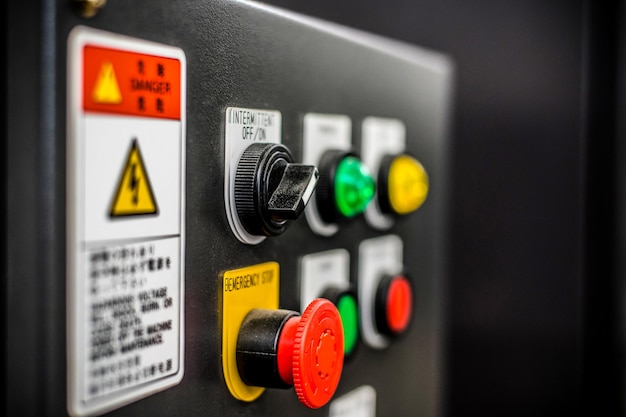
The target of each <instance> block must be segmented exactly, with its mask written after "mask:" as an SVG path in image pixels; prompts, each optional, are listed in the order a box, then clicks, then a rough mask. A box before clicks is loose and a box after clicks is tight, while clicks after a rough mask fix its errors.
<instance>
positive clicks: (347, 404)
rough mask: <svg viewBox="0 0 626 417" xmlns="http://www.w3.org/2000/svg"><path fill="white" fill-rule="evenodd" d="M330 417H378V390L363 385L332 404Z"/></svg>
mask: <svg viewBox="0 0 626 417" xmlns="http://www.w3.org/2000/svg"><path fill="white" fill-rule="evenodd" d="M328 417H376V390H374V388H373V387H371V386H369V385H363V386H361V387H359V388H356V389H354V390H352V391H350V392H349V393H347V394H344V395H342V396H341V397H339V398H337V399H336V400H334V401H332V402H331V403H330V410H329V412H328Z"/></svg>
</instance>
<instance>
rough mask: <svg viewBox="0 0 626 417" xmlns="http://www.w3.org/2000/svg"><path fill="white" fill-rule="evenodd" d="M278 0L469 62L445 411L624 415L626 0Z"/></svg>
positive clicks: (460, 102)
mask: <svg viewBox="0 0 626 417" xmlns="http://www.w3.org/2000/svg"><path fill="white" fill-rule="evenodd" d="M265 2H266V3H269V4H273V5H277V6H281V7H284V8H287V9H290V10H294V11H298V12H301V13H305V14H308V15H312V16H316V17H320V18H323V19H327V20H330V21H334V22H338V23H341V24H344V25H348V26H351V27H355V28H358V29H362V30H365V31H368V32H373V33H377V34H381V35H384V36H387V37H391V38H395V39H400V40H403V41H406V42H410V43H412V44H416V45H419V46H423V47H426V48H429V49H434V50H437V51H441V52H444V53H446V54H449V55H450V56H451V57H452V58H453V60H454V62H455V64H456V97H455V100H456V102H455V107H454V112H455V113H454V128H453V132H452V137H451V140H452V150H453V154H452V167H453V173H452V175H453V187H452V190H451V203H452V211H451V219H450V235H449V240H450V250H451V252H450V253H451V256H450V263H449V265H448V267H449V274H448V275H449V278H448V283H447V289H448V290H447V297H446V298H447V299H446V302H447V308H446V314H447V325H448V327H447V329H448V330H447V381H446V383H447V385H446V392H445V395H446V398H445V408H446V410H447V414H448V415H450V416H466V415H480V416H515V415H524V416H526V415H533V416H537V415H573V414H577V415H578V414H580V413H581V411H583V410H584V411H586V412H587V413H588V414H589V415H594V416H606V415H616V414H618V410H619V408H620V407H621V405H620V402H621V400H622V395H621V392H622V391H623V389H624V388H623V385H622V381H621V374H622V371H621V367H620V362H619V360H620V350H619V349H618V345H617V343H618V342H619V341H620V337H621V335H620V332H621V329H622V328H623V327H624V326H623V322H621V321H620V320H618V317H619V316H618V313H619V311H620V310H619V305H620V303H619V294H620V291H622V286H621V283H620V281H621V279H620V278H621V276H622V275H623V273H622V272H623V271H624V268H623V267H621V266H620V265H619V264H618V260H619V259H620V258H621V257H620V256H619V255H621V253H623V251H620V250H619V249H620V248H624V245H623V243H624V238H623V236H624V233H623V232H621V231H620V230H621V229H618V226H619V225H621V224H622V223H623V221H622V217H623V216H619V215H618V214H619V213H621V212H623V209H624V208H626V204H624V203H622V202H621V201H620V200H623V199H624V197H623V196H626V192H624V186H623V185H620V184H621V183H622V181H617V176H618V175H622V177H623V178H625V177H626V176H624V175H623V173H622V171H621V170H619V169H618V168H619V164H618V163H617V161H619V155H620V152H621V154H624V151H623V149H624V146H623V145H621V144H620V143H619V142H618V141H617V137H618V133H619V134H620V136H621V137H624V134H623V133H624V131H625V124H624V121H623V120H624V119H625V118H624V117H621V118H619V117H617V115H618V114H621V115H622V116H625V114H624V111H623V109H624V106H623V103H622V102H623V98H626V94H624V93H621V94H620V93H619V91H622V92H623V91H624V86H623V85H622V84H620V83H619V81H620V78H619V77H618V74H619V73H620V71H619V68H620V66H619V65H620V64H622V65H623V64H624V62H623V61H624V59H625V58H624V57H625V55H624V53H623V51H624V49H623V48H621V49H620V45H622V43H621V42H620V39H621V38H623V37H624V35H623V33H622V32H620V27H621V23H622V22H623V21H624V18H623V15H622V13H623V7H622V4H620V3H622V2H595V3H594V2H591V1H589V2H585V1H577V0H566V1H549V2H548V1H541V0H536V1H532V0H509V1H485V0H474V1H466V0H396V1H389V2H383V1H375V0H361V1H359V2H338V1H336V0H300V1H291V0H266V1H265ZM619 88H621V90H620V89H619ZM618 103H619V104H621V107H618ZM618 110H622V111H620V112H619V113H618ZM622 160H624V159H623V158H622ZM618 196H619V197H620V198H618Z"/></svg>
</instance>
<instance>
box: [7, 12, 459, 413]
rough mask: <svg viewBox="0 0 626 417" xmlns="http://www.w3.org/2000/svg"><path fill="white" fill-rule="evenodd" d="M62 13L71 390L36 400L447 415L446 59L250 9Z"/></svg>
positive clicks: (64, 357) (94, 408)
mask: <svg viewBox="0 0 626 417" xmlns="http://www.w3.org/2000/svg"><path fill="white" fill-rule="evenodd" d="M86 3H87V2H86ZM103 3H104V2H103ZM148 8H149V9H150V10H152V11H154V13H149V14H146V15H144V14H138V13H137V11H139V10H144V11H145V10H147V9H148ZM55 18H56V19H57V25H58V28H57V32H58V34H59V39H58V44H57V49H58V51H60V52H59V55H60V57H61V56H62V57H64V58H65V61H63V60H62V59H61V58H60V57H59V60H58V61H59V63H58V65H59V73H63V74H64V76H63V77H62V78H63V83H62V84H63V85H65V87H66V90H65V91H61V90H59V91H57V92H56V93H57V94H56V95H55V97H56V98H55V99H56V100H57V101H58V106H57V108H59V109H66V110H65V113H64V114H63V115H62V116H63V118H64V119H65V120H66V121H67V122H66V124H65V125H63V124H60V125H59V126H58V127H57V130H58V139H59V140H58V143H56V144H55V146H56V147H57V148H58V149H59V152H61V153H63V154H64V155H66V158H65V160H66V165H65V166H64V167H63V170H62V172H60V173H59V174H60V175H63V176H64V177H65V178H66V185H65V197H66V198H62V197H61V196H59V197H58V200H57V201H56V204H57V205H58V206H59V207H60V208H61V209H62V212H63V213H65V222H66V228H65V230H62V231H59V233H58V236H56V237H55V238H56V239H57V242H58V244H59V245H64V247H65V253H63V259H64V260H66V264H65V265H66V267H65V271H64V274H63V275H62V276H55V277H50V279H57V280H58V279H60V280H62V282H64V285H65V289H66V294H65V295H63V296H61V295H58V294H57V296H52V297H50V298H48V299H46V300H45V303H49V304H54V305H57V306H58V305H62V304H63V303H66V306H67V310H66V314H65V315H64V316H63V317H56V318H55V317H52V318H51V320H56V326H57V327H59V328H60V327H62V328H63V329H64V332H62V334H60V335H59V334H55V333H49V337H50V338H52V339H51V340H50V341H49V342H50V343H51V344H55V343H56V344H58V345H59V346H62V349H60V350H59V352H57V356H58V357H55V358H51V359H53V360H55V361H57V362H59V363H63V364H65V365H66V366H64V369H62V370H60V369H58V368H50V369H49V372H51V373H52V374H58V375H59V377H60V376H61V372H62V375H63V380H64V381H66V383H63V384H58V385H54V386H48V387H45V391H46V394H45V397H46V398H53V397H57V398H58V397H59V396H62V397H63V398H66V401H65V402H64V403H63V404H62V405H61V404H59V403H58V402H54V401H52V402H49V403H45V404H43V405H42V407H44V408H45V409H46V410H48V413H49V414H52V415H65V414H69V415H71V416H79V417H82V416H95V415H102V414H107V415H114V416H131V415H132V416H151V417H155V416H171V415H180V416H192V415H204V414H206V415H219V416H224V417H229V416H257V417H260V416H275V417H280V416H291V415H302V416H308V415H311V416H329V417H339V416H353V417H373V416H392V415H396V416H403V415H420V416H438V415H441V408H440V407H441V405H440V400H441V395H442V391H443V387H442V369H443V364H442V359H443V354H442V347H443V345H442V337H443V333H444V329H443V325H442V315H441V309H442V302H441V291H442V287H443V285H444V282H443V281H444V277H445V259H446V255H445V250H446V242H445V236H446V210H447V205H446V200H447V198H446V190H447V184H446V179H447V163H446V159H447V135H448V126H449V119H450V107H451V106H450V103H451V100H452V77H453V72H452V64H451V62H450V60H449V59H448V58H447V57H446V56H445V55H442V54H440V53H437V52H434V51H428V50H424V49H421V48H418V47H415V46H409V45H404V44H400V43H398V42H394V41H391V40H387V39H382V38H379V37H376V36H373V35H370V34H366V33H362V32H359V31H356V30H352V29H348V28H344V27H340V26H337V25H333V24H330V23H327V22H321V21H318V20H315V19H310V18H307V17H304V16H300V15H297V14H293V13H289V12H285V11H282V10H279V9H274V8H271V7H267V6H263V5H261V4H258V3H252V2H244V1H188V2H156V3H154V2H149V1H147V0H139V1H137V2H109V4H106V5H97V6H94V5H91V7H87V8H72V7H69V6H68V7H67V8H65V7H61V6H59V12H58V15H57V16H56V17H55ZM61 51H62V52H61ZM59 117H61V115H60V116H59ZM29 384H30V381H28V380H22V381H21V385H29ZM18 386H20V384H18ZM37 389H44V388H43V387H41V386H39V387H38V388H37ZM33 390H34V389H33ZM33 390H25V391H23V394H20V395H17V396H16V397H14V398H13V399H12V400H11V401H13V402H14V405H15V404H19V402H20V401H29V400H30V401H33V400H34V399H33V398H28V394H26V393H30V392H33ZM18 408H19V407H18V406H16V407H15V409H18Z"/></svg>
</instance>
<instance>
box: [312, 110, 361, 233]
mask: <svg viewBox="0 0 626 417" xmlns="http://www.w3.org/2000/svg"><path fill="white" fill-rule="evenodd" d="M303 141H304V143H303V145H302V146H303V148H302V163H303V164H306V165H315V166H319V164H320V160H321V159H322V155H324V152H326V151H328V150H332V149H337V150H341V151H347V150H349V149H350V147H351V146H352V121H351V120H350V118H349V117H348V116H344V115H340V114H317V113H308V114H306V115H305V116H304V132H303ZM320 175H323V174H321V173H320ZM304 214H305V215H306V219H307V222H308V223H309V227H310V228H311V230H313V232H315V233H317V234H319V235H321V236H332V235H334V234H335V233H337V231H338V230H339V226H338V225H336V224H334V223H326V222H325V221H324V220H322V218H321V216H320V214H319V211H318V209H317V201H316V199H315V196H313V198H311V200H310V201H309V204H308V205H307V206H306V209H305V211H304Z"/></svg>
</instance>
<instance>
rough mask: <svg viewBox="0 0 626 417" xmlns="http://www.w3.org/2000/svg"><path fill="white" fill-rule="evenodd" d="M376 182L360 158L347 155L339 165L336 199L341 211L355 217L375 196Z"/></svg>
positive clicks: (345, 214) (336, 180)
mask: <svg viewBox="0 0 626 417" xmlns="http://www.w3.org/2000/svg"><path fill="white" fill-rule="evenodd" d="M375 191H376V183H375V182H374V179H373V178H372V176H371V175H370V173H369V171H368V170H367V168H366V167H365V166H364V165H363V164H362V163H361V160H360V159H359V158H355V157H353V156H347V157H345V158H343V159H342V160H341V162H339V164H338V165H337V171H336V173H335V201H336V203H337V208H338V209H339V212H340V213H341V214H342V215H344V216H346V217H354V216H356V215H358V214H361V213H363V212H364V211H365V207H367V204H368V203H369V202H370V201H372V198H374V192H375Z"/></svg>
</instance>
